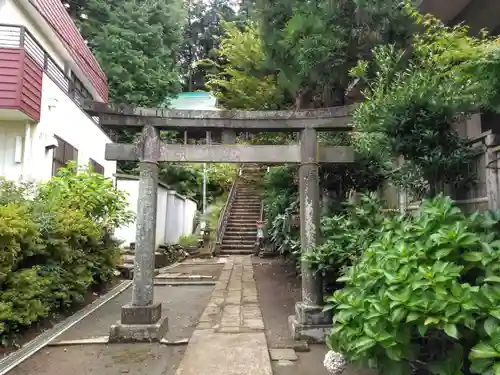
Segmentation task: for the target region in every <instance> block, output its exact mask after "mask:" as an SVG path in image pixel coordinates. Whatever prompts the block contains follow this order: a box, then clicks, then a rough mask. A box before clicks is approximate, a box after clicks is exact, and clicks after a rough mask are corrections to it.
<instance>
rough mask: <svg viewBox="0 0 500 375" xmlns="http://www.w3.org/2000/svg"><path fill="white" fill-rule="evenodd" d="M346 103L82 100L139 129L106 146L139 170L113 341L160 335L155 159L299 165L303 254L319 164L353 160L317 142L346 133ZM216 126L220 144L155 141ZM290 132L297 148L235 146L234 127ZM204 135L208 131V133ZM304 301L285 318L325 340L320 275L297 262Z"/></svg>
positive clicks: (313, 221)
mask: <svg viewBox="0 0 500 375" xmlns="http://www.w3.org/2000/svg"><path fill="white" fill-rule="evenodd" d="M350 110H351V108H350V107H335V108H328V109H320V110H307V111H197V110H165V109H147V108H136V107H132V106H124V105H117V106H114V105H107V104H105V103H99V102H89V103H86V111H87V112H88V113H89V114H90V115H92V116H96V115H97V116H99V120H100V125H101V126H102V127H114V128H135V129H137V130H139V131H142V135H141V138H140V141H139V142H138V143H137V144H108V145H106V155H105V157H106V159H107V160H127V161H138V162H139V169H140V182H139V197H138V209H137V232H136V245H135V261H134V279H133V292H132V301H131V302H130V303H129V304H127V305H125V306H123V307H122V313H121V322H120V323H119V324H117V325H114V326H112V327H111V331H110V341H144V340H148V341H152V340H159V339H161V338H162V337H163V335H164V333H165V332H166V329H167V317H162V316H161V305H160V304H154V302H153V286H154V282H153V278H154V268H155V265H154V252H155V233H156V208H157V186H158V170H159V167H158V163H159V162H191V163H265V164H285V163H296V164H299V166H300V167H299V181H300V182H299V189H300V237H301V249H302V251H303V252H307V251H311V249H313V248H314V247H315V246H316V244H317V242H318V237H319V219H320V216H319V200H320V196H319V180H318V163H350V162H353V161H354V152H353V150H352V149H351V148H349V147H340V146H337V147H322V146H320V145H318V140H317V133H318V132H320V131H340V130H349V129H350V127H349V119H350V117H349V112H350ZM190 129H191V130H194V129H196V130H205V131H207V132H212V131H217V130H221V131H222V135H223V137H222V138H223V143H224V144H223V145H187V144H184V145H178V144H166V143H164V142H162V141H161V140H160V137H159V130H179V131H187V130H190ZM237 131H244V132H295V133H300V142H299V144H295V145H236V144H235V143H236V142H235V141H236V132H237ZM207 134H208V133H207ZM301 271H302V301H300V302H299V303H297V304H296V306H295V315H292V316H291V317H289V323H290V328H291V330H292V335H293V337H294V338H295V339H307V340H309V341H311V340H312V341H322V340H324V335H325V331H326V329H328V328H329V327H330V326H331V316H329V315H328V314H327V313H324V312H323V311H322V310H323V304H324V301H323V287H322V280H321V278H320V277H319V276H315V275H314V274H313V273H312V272H311V271H310V270H309V268H308V267H307V266H306V265H305V264H303V265H302V269H301Z"/></svg>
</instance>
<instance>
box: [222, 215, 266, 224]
mask: <svg viewBox="0 0 500 375" xmlns="http://www.w3.org/2000/svg"><path fill="white" fill-rule="evenodd" d="M259 219H260V216H259V215H229V218H228V220H227V221H228V222H231V223H245V224H253V225H255V226H257V220H259Z"/></svg>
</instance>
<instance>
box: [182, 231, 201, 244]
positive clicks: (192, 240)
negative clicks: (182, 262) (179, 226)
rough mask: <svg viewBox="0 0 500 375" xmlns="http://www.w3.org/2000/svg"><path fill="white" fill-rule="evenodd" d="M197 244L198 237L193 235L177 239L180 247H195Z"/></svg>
mask: <svg viewBox="0 0 500 375" xmlns="http://www.w3.org/2000/svg"><path fill="white" fill-rule="evenodd" d="M197 244H198V237H196V235H194V234H189V235H183V236H181V237H180V238H179V245H181V246H196V245H197Z"/></svg>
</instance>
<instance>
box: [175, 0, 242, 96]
mask: <svg viewBox="0 0 500 375" xmlns="http://www.w3.org/2000/svg"><path fill="white" fill-rule="evenodd" d="M184 7H185V9H186V10H187V15H186V22H185V24H184V30H183V34H184V35H183V42H182V44H181V47H180V50H179V60H180V61H181V72H182V75H183V78H184V80H185V84H184V87H185V89H187V91H195V90H205V88H206V87H205V86H206V83H207V78H208V77H207V76H208V75H209V74H210V73H212V70H213V69H212V67H211V66H210V65H209V66H207V65H205V64H203V63H200V62H202V61H204V60H207V59H209V60H215V61H218V55H217V52H216V51H217V50H218V49H219V44H220V37H221V36H222V35H224V21H234V20H236V18H237V17H238V16H237V14H236V13H235V10H234V9H233V7H232V3H231V2H230V1H228V0H209V1H198V0H187V1H185V2H184Z"/></svg>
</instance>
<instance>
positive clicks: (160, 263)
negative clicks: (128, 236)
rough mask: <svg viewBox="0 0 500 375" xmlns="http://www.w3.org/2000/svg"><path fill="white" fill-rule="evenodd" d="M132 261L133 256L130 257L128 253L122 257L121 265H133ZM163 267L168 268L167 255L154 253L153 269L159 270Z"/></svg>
mask: <svg viewBox="0 0 500 375" xmlns="http://www.w3.org/2000/svg"><path fill="white" fill-rule="evenodd" d="M134 259H135V255H132V254H130V253H129V254H125V255H122V260H123V264H131V265H134ZM165 266H168V257H167V254H164V253H160V252H158V251H156V252H155V267H156V268H161V267H165Z"/></svg>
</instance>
